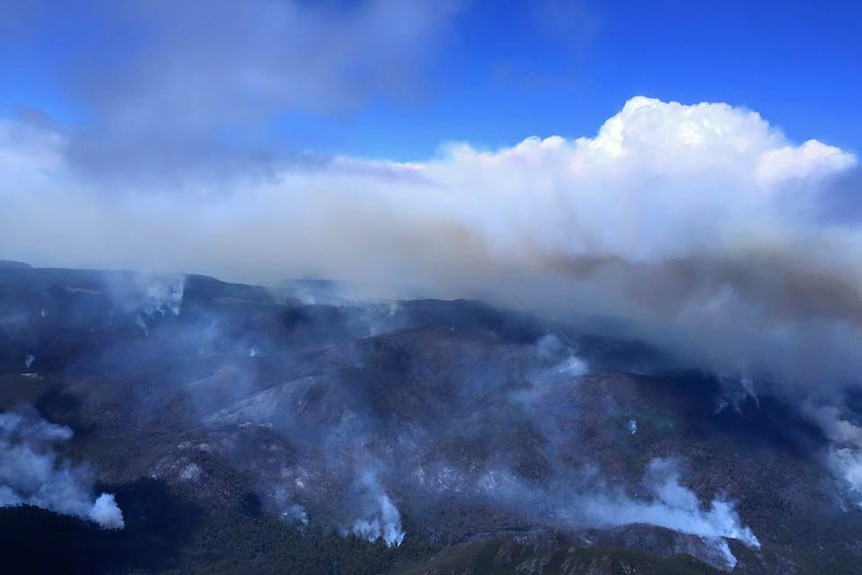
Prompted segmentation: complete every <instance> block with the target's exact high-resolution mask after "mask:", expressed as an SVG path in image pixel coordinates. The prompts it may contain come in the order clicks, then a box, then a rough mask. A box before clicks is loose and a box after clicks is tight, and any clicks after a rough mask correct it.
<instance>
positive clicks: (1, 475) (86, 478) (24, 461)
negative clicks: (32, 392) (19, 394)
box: [0, 409, 125, 529]
mask: <svg viewBox="0 0 862 575" xmlns="http://www.w3.org/2000/svg"><path fill="white" fill-rule="evenodd" d="M71 437H72V430H71V429H69V428H68V427H65V426H61V425H54V424H52V423H49V422H47V421H45V420H43V419H40V418H39V417H38V415H37V414H36V413H35V411H34V410H26V409H22V410H19V411H18V412H10V413H2V414H0V462H2V465H0V507H13V506H18V505H33V506H36V507H41V508H43V509H49V510H51V511H54V512H56V513H61V514H63V515H71V516H73V517H78V518H80V519H84V520H89V521H93V522H95V523H97V524H99V526H101V527H102V528H103V529H122V528H123V527H125V522H124V520H123V513H122V511H121V510H120V508H119V507H118V506H117V503H116V501H115V500H114V496H113V495H112V494H110V493H102V494H101V495H99V496H98V497H97V498H95V499H94V498H93V495H92V492H93V478H92V477H91V475H90V473H88V471H87V470H86V469H84V468H81V467H75V466H73V465H71V464H70V463H69V462H67V461H58V459H57V456H56V454H55V453H54V451H53V449H52V444H53V443H56V442H58V441H67V440H69V439H71Z"/></svg>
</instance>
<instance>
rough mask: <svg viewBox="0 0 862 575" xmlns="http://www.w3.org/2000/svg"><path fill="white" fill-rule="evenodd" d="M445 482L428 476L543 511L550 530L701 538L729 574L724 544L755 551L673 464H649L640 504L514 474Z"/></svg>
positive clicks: (726, 511) (604, 491)
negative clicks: (644, 530)
mask: <svg viewBox="0 0 862 575" xmlns="http://www.w3.org/2000/svg"><path fill="white" fill-rule="evenodd" d="M442 473H443V474H444V475H448V477H431V478H429V479H428V480H426V481H428V483H429V484H432V485H449V488H452V487H451V483H452V481H453V473H454V475H455V476H457V478H456V479H455V481H456V482H457V483H459V484H460V486H459V487H456V488H454V489H455V491H457V492H461V491H465V490H468V491H470V492H474V493H476V494H478V495H481V496H482V497H485V498H487V499H489V500H491V501H495V502H498V503H502V504H504V505H507V506H510V507H512V508H514V509H520V510H526V512H528V513H530V514H536V513H537V512H541V510H544V513H545V520H546V521H547V522H548V523H549V524H550V525H553V526H557V527H560V526H562V527H567V528H575V529H577V528H584V527H590V528H593V527H596V528H608V527H622V526H626V525H634V524H644V525H653V526H657V527H664V528H666V529H670V530H672V531H676V532H678V533H683V534H686V535H694V536H696V537H700V538H702V539H703V540H704V541H705V542H707V543H708V544H709V545H710V547H711V548H712V549H713V550H714V551H716V552H717V553H718V554H719V556H720V557H721V564H722V566H723V567H726V568H728V569H732V568H733V567H734V566H735V565H736V562H737V559H736V557H735V556H734V555H733V553H732V552H731V551H730V547H729V546H728V545H727V542H726V540H727V539H735V540H738V541H740V542H741V543H743V544H745V545H747V546H748V547H753V548H759V547H760V541H759V540H758V538H757V537H756V536H755V534H754V533H753V531H752V530H751V529H750V528H749V527H746V526H744V525H743V524H742V522H741V520H740V518H739V515H738V514H737V512H736V510H735V508H734V504H733V503H731V502H730V501H727V500H725V499H723V498H721V497H715V498H713V500H712V501H711V502H710V504H709V507H706V508H705V507H703V506H702V505H701V503H700V501H699V499H698V497H697V495H696V494H695V493H694V492H693V491H691V490H690V489H688V488H687V487H685V486H683V485H682V484H681V483H680V477H679V473H678V471H677V468H676V465H675V464H674V462H673V461H670V460H667V459H661V458H657V459H653V460H652V461H651V462H650V463H649V464H648V466H647V469H646V472H645V474H644V479H643V485H644V487H645V488H646V489H647V491H648V492H649V493H650V495H651V496H652V498H650V499H639V498H635V497H632V496H630V495H628V494H626V493H624V492H623V491H621V490H615V489H612V488H609V487H594V488H586V489H577V488H574V487H572V486H569V485H558V486H556V487H555V488H553V489H542V488H539V487H535V486H529V485H526V484H524V483H523V482H522V481H521V480H519V479H518V478H517V477H516V476H515V475H513V474H511V473H505V472H500V471H490V472H486V473H484V474H482V476H481V477H479V478H478V479H476V480H475V481H473V482H472V484H470V483H469V482H467V483H465V476H464V475H463V474H459V473H458V472H455V471H453V470H452V469H451V468H444V469H443V471H442Z"/></svg>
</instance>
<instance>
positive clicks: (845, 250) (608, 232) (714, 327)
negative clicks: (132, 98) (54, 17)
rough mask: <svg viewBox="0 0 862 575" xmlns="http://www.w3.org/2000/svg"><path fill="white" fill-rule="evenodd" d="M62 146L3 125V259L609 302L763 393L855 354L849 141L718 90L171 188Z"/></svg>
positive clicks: (581, 305) (633, 326)
mask: <svg viewBox="0 0 862 575" xmlns="http://www.w3.org/2000/svg"><path fill="white" fill-rule="evenodd" d="M70 153H71V152H70V139H69V137H67V136H66V135H64V134H63V133H61V132H59V131H57V130H54V129H51V128H50V127H45V126H42V125H37V124H35V123H33V122H27V121H21V122H8V121H7V122H3V123H2V124H0V168H2V170H0V174H2V175H0V178H2V182H0V201H2V203H3V204H4V207H5V209H4V210H2V212H0V230H2V231H0V246H2V253H0V256H2V257H7V258H12V259H19V260H27V261H30V262H32V263H34V264H37V265H45V264H49V265H69V266H78V265H86V266H101V267H104V266H109V267H112V266H121V267H134V268H138V269H148V270H156V271H170V272H189V271H194V272H202V273H209V274H213V275H216V276H219V277H222V278H226V279H234V280H243V281H251V282H278V281H279V280H281V279H283V278H285V277H303V276H311V277H328V278H333V279H336V280H343V281H345V282H348V283H349V284H350V285H352V286H353V288H354V291H355V295H357V296H358V297H363V296H374V297H406V296H432V297H442V298H452V297H475V298H479V299H486V300H490V301H494V302H497V303H502V304H505V305H511V306H516V307H523V308H528V309H541V310H544V311H546V312H550V313H554V314H557V315H560V314H563V315H565V314H567V313H570V312H589V313H592V314H597V315H606V316H613V317H620V318H625V319H626V320H627V321H628V328H627V329H629V330H630V331H631V332H632V333H633V334H635V335H638V336H642V337H645V338H646V339H648V340H650V341H653V342H656V343H659V344H661V345H663V346H665V347H668V348H670V349H672V350H674V351H675V352H676V353H677V354H678V355H679V356H680V357H681V358H682V359H683V361H684V362H685V363H687V364H689V365H693V366H698V367H705V368H707V369H710V370H713V371H715V372H722V373H729V374H737V376H738V377H739V378H743V377H746V378H750V379H752V381H753V382H754V386H755V389H757V390H759V391H770V385H771V382H774V381H781V382H782V384H781V389H780V390H779V391H782V392H789V393H801V394H803V395H807V394H822V395H826V396H828V395H831V394H832V393H833V392H834V390H835V389H837V388H839V387H841V386H846V385H856V384H857V383H858V375H857V374H858V373H860V369H862V354H859V353H858V350H859V344H860V331H859V320H860V306H859V303H858V301H859V293H860V286H862V277H860V274H859V271H858V270H859V267H858V265H857V262H858V257H859V253H860V233H859V229H858V228H857V227H856V226H855V224H853V223H852V221H848V220H847V218H843V219H841V220H840V221H839V220H833V219H830V218H828V217H825V216H824V214H827V213H829V211H830V209H835V208H836V206H837V205H839V204H840V202H839V201H838V200H836V193H837V192H836V191H835V190H836V189H838V188H836V186H839V187H841V186H844V188H841V191H840V194H839V196H840V197H841V198H845V199H844V200H841V201H846V198H848V197H850V196H851V195H852V194H851V193H850V192H849V191H848V190H847V189H845V188H846V187H847V185H848V184H847V182H848V181H849V182H854V181H855V180H856V178H854V176H853V174H854V173H855V171H858V164H857V160H856V158H855V156H854V155H853V154H851V153H849V152H846V151H843V150H840V149H837V148H834V147H830V146H827V145H825V144H822V143H820V142H818V141H816V140H811V141H808V142H805V143H804V144H801V145H797V144H794V143H793V142H790V141H788V140H787V139H786V138H785V137H784V136H783V135H782V133H781V132H780V131H779V130H777V129H776V128H774V127H772V126H770V125H769V124H768V123H767V122H766V121H764V120H763V119H761V118H760V117H759V116H758V115H757V114H756V113H753V112H749V111H745V110H741V109H737V108H733V107H730V106H727V105H724V104H699V105H694V106H686V105H681V104H677V103H664V102H661V101H658V100H653V99H648V98H642V97H637V98H633V99H632V100H630V101H629V102H628V103H627V104H626V106H625V107H624V109H623V110H622V111H621V112H620V113H619V114H617V115H615V116H614V117H612V118H610V119H609V120H608V121H607V122H606V123H605V124H604V125H603V126H602V127H601V128H600V130H599V132H598V134H597V135H595V136H593V137H589V138H586V137H585V138H579V139H575V140H565V139H563V138H559V137H551V138H547V139H545V140H540V139H527V140H525V141H524V142H522V143H521V144H519V145H517V146H515V147H513V148H508V149H502V150H499V151H493V152H490V151H481V150H477V149H474V148H472V147H470V146H469V145H466V144H459V145H452V146H450V147H449V148H448V149H447V150H446V151H445V153H444V154H443V155H442V156H441V157H439V158H437V159H434V160H430V161H427V162H423V163H415V164H398V163H391V162H379V161H370V160H361V159H351V158H336V159H333V160H331V161H328V162H324V163H322V164H320V165H316V166H305V167H303V166H295V165H294V166H290V165H285V166H282V167H280V168H277V169H276V171H275V172H274V177H273V178H271V179H268V180H265V181H263V180H260V179H258V178H256V177H254V176H249V177H247V178H241V179H232V180H228V181H226V182H224V183H222V184H213V183H212V182H210V181H208V180H205V179H204V180H200V181H199V182H197V183H195V184H194V185H191V186H187V187H186V188H184V189H183V190H182V191H169V190H167V189H164V188H160V187H159V186H157V185H153V186H151V187H148V188H145V189H141V188H139V187H137V186H135V185H131V184H132V182H131V181H130V187H129V188H128V189H123V188H121V189H120V190H119V191H118V192H117V193H115V194H107V195H106V194H105V193H103V191H101V190H99V189H98V186H94V182H93V180H91V179H87V178H85V177H82V176H80V175H78V173H77V172H76V169H75V168H74V162H73V161H72V160H71V159H70V156H69V154H70ZM836 202H838V203H836ZM842 212H844V213H845V214H849V212H850V210H849V209H844V210H842Z"/></svg>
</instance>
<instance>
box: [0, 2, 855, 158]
mask: <svg viewBox="0 0 862 575" xmlns="http://www.w3.org/2000/svg"><path fill="white" fill-rule="evenodd" d="M124 4H128V6H130V7H131V8H129V9H118V8H108V7H106V6H110V4H109V3H104V2H102V3H100V2H95V1H72V0H70V1H68V2H64V3H53V4H52V3H47V2H46V3H40V2H16V1H14V0H4V1H3V2H0V8H3V9H4V12H5V13H6V14H7V18H5V20H6V22H5V24H0V34H2V40H0V113H2V114H4V115H6V116H9V115H12V114H13V113H15V111H16V110H18V109H21V108H35V109H38V110H41V111H43V112H44V113H46V114H48V115H49V116H51V117H52V118H54V119H55V120H56V121H57V122H58V123H60V124H61V125H70V126H74V127H75V128H81V127H84V128H87V127H88V125H89V124H94V123H99V122H101V123H102V124H107V123H111V122H113V121H116V120H115V118H116V116H112V115H110V114H106V113H105V111H104V110H105V109H107V108H111V106H115V104H116V102H115V101H114V102H112V101H111V100H110V98H106V97H104V93H110V92H111V91H113V90H115V89H116V88H117V87H116V86H115V85H114V84H112V82H114V83H123V82H132V83H134V82H135V81H138V80H137V79H136V77H135V76H136V74H138V72H139V70H138V67H140V68H141V69H146V67H147V66H150V67H152V66H153V65H154V64H153V62H156V65H157V66H163V67H164V66H169V65H170V51H168V50H165V51H162V48H163V45H162V44H163V42H167V43H168V44H169V47H171V49H176V46H171V45H170V40H164V38H165V37H169V36H170V34H163V35H161V36H160V35H159V31H160V30H164V29H165V26H166V24H165V22H156V21H157V20H159V19H161V20H164V21H167V20H170V19H174V18H175V19H176V20H177V21H178V22H180V24H179V25H178V26H177V28H176V30H180V31H182V30H183V29H184V28H183V27H184V26H186V24H182V22H183V21H184V20H183V19H185V21H186V22H187V25H188V26H190V27H194V26H195V20H194V18H193V16H196V17H198V18H199V17H200V15H199V14H194V10H187V11H186V12H187V13H186V14H183V11H182V10H178V11H176V12H177V13H176V14H175V13H173V11H171V10H161V11H158V10H156V11H155V13H153V12H154V11H152V10H149V8H147V7H146V6H147V5H148V4H151V5H152V4H155V3H152V2H149V3H148V2H128V3H124ZM185 4H186V5H194V4H196V3H185ZM217 4H220V3H213V4H212V5H213V6H215V5H217ZM260 4H265V3H264V2H261V3H260ZM283 4H287V5H290V4H292V3H290V2H288V3H283ZM310 4H313V3H306V2H300V3H297V5H298V6H300V10H302V7H303V6H307V5H310ZM318 4H319V5H325V7H326V8H325V9H326V10H327V13H328V14H329V16H328V18H330V20H325V21H324V22H323V23H322V24H316V25H320V26H326V25H327V22H334V23H335V24H334V25H338V23H339V22H341V21H342V20H341V15H340V13H343V14H350V13H351V12H352V11H353V12H355V11H357V10H359V9H360V8H357V5H359V6H360V7H361V5H362V4H363V2H329V3H318ZM364 4H368V3H367V2H366V3H364ZM378 4H381V2H378ZM382 4H386V3H385V2H384V3H382ZM389 4H392V5H396V4H398V3H395V2H390V3H389ZM401 4H402V5H408V4H410V5H411V6H414V7H415V10H413V11H412V12H406V13H405V16H404V21H403V22H399V20H398V16H399V15H398V14H396V15H395V17H394V18H393V19H392V20H388V21H385V22H384V23H383V24H382V25H384V26H387V27H396V28H397V27H398V26H403V27H404V30H405V32H404V34H403V36H404V37H403V38H402V37H396V38H394V39H392V40H391V42H392V43H391V44H387V45H386V46H384V47H383V48H381V50H384V51H385V50H386V49H389V50H392V51H396V52H397V51H399V50H402V49H403V50H404V51H405V52H406V53H407V55H406V56H405V57H404V59H403V61H400V62H394V63H393V62H390V61H389V56H385V55H382V56H380V57H374V58H371V59H369V61H368V62H362V63H360V66H366V67H368V68H371V67H375V66H379V67H380V68H381V69H380V73H379V75H376V76H375V75H374V74H372V76H374V77H373V78H371V81H370V82H369V84H368V85H367V86H366V85H362V86H358V87H357V86H356V85H350V84H348V85H347V86H340V85H338V84H337V83H336V84H332V85H331V86H327V87H334V88H335V89H336V90H340V89H345V90H346V91H357V92H361V93H360V94H358V95H357V96H356V98H355V99H352V100H349V101H347V103H346V104H345V103H338V102H336V103H335V104H333V105H331V106H324V107H322V108H319V109H316V107H315V106H314V104H313V101H312V103H309V102H308V101H306V100H302V99H300V100H296V99H292V98H290V97H288V98H284V99H282V100H280V99H279V95H278V94H275V95H274V96H273V98H271V99H269V100H268V101H267V102H266V112H265V113H262V114H259V115H252V116H250V117H248V118H246V117H244V115H243V114H242V113H239V114H237V115H236V121H235V122H233V123H229V124H219V125H214V126H211V127H207V129H206V130H205V133H204V132H199V131H196V133H195V139H197V138H208V139H212V140H218V141H234V140H236V141H239V142H244V143H249V144H250V145H253V146H254V147H255V148H256V149H262V150H266V151H267V152H269V153H274V154H276V155H278V154H279V153H282V152H295V151H303V152H307V151H309V150H311V151H314V152H319V153H321V154H324V155H328V154H347V155H357V156H362V157H379V158H387V159H398V160H418V159H424V158H427V157H431V156H433V155H434V154H435V153H437V151H438V148H439V146H440V145H441V144H442V143H445V142H449V141H468V142H471V143H472V144H473V145H475V146H478V147H488V148H497V147H500V146H504V145H513V144H515V143H517V142H519V141H520V140H522V139H523V138H525V137H527V136H531V135H539V136H548V135H552V134H560V135H563V136H567V137H568V136H582V135H592V134H594V133H595V131H596V130H597V129H598V127H599V126H600V125H601V123H602V122H603V121H604V120H605V119H607V118H608V117H610V116H612V115H613V114H614V113H615V112H617V111H618V110H619V109H620V108H621V107H622V105H623V104H624V103H625V101H626V100H627V99H629V98H630V97H632V96H635V95H641V94H642V95H647V96H652V97H657V98H660V99H662V100H665V101H670V100H676V101H681V102H683V103H696V102H700V101H710V102H727V103H730V104H732V105H735V106H742V107H746V108H749V109H752V110H755V111H757V112H759V113H760V114H761V115H762V116H763V117H764V118H765V119H767V120H768V121H770V122H771V123H773V124H775V125H778V126H780V127H781V128H782V129H783V130H784V131H785V133H786V134H787V135H788V136H789V137H790V138H791V139H792V140H794V141H804V140H806V139H808V138H817V139H820V140H822V141H824V142H826V143H829V144H832V145H836V146H839V147H842V148H845V149H849V150H853V151H857V152H858V151H859V150H860V149H862V135H860V134H862V130H860V129H859V126H862V115H860V108H862V97H860V94H862V57H860V54H862V35H860V34H858V25H859V22H862V4H860V3H858V2H852V1H848V0H832V1H830V2H826V3H822V2H811V1H807V2H803V1H796V2H793V1H791V2H776V1H760V2H743V1H741V0H724V1H715V0H706V1H701V2H688V1H682V0H658V1H650V2H645V1H638V0H633V1H631V0H630V1H621V0H610V1H606V2H598V1H593V2H589V1H581V0H574V1H570V2H566V1H562V0H543V1H537V2H526V1H524V2H496V1H492V0H473V1H472V2H459V1H452V2H448V3H447V2H440V3H437V4H435V3H433V2H402V3H401ZM201 5H203V3H201ZM444 5H446V7H445V8H438V6H444ZM142 6H143V7H142ZM148 10H149V11H148ZM215 11H218V9H216V10H215ZM228 16H229V14H228ZM410 18H417V19H424V20H429V19H431V18H434V19H435V20H434V25H433V27H430V28H428V29H423V30H420V32H418V33H416V34H415V39H413V38H411V35H414V34H413V30H412V27H413V26H415V25H416V24H415V22H414V21H413V20H410ZM260 25H261V26H264V27H265V26H266V22H265V19H264V18H263V17H262V18H261V22H260ZM295 25H296V26H300V27H304V26H306V23H305V22H304V21H302V19H301V18H300V19H298V20H297V21H296V23H295ZM334 25H333V26H334ZM347 26H350V23H349V22H348V24H347ZM154 30H155V32H154ZM224 33H225V35H226V41H225V42H223V43H227V44H231V43H232V42H238V43H240V44H243V45H245V44H246V43H247V41H248V39H247V38H246V39H242V38H237V36H242V35H243V34H245V35H248V36H250V37H253V36H254V35H255V25H254V23H252V25H251V26H249V27H246V28H242V29H239V30H230V29H228V30H226V31H225V32H224ZM348 33H349V32H348ZM290 34H291V29H290V26H284V28H283V29H281V30H279V31H277V34H275V35H274V37H275V38H282V37H284V38H289V37H290ZM327 41H328V40H327ZM373 42H374V38H373V37H372V38H366V39H364V40H361V41H359V43H358V44H357V47H356V49H358V50H362V49H364V48H367V47H369V46H370V45H371V44H373ZM411 42H415V43H421V44H422V45H419V46H414V45H411ZM185 48H195V49H197V50H200V51H201V52H202V53H201V54H198V55H197V56H196V57H198V58H200V59H202V60H206V59H207V58H208V56H207V54H206V50H207V48H208V44H207V41H206V40H204V41H203V42H202V43H200V45H198V46H195V45H194V42H193V41H192V42H190V43H189V44H188V45H187V46H184V47H183V49H185ZM256 49H257V48H255V47H254V46H252V47H250V48H249V47H248V46H246V50H245V52H244V56H243V57H244V58H248V59H254V58H256V57H257V56H260V57H261V58H266V57H267V56H266V54H267V51H268V50H270V46H269V45H263V46H261V47H260V48H259V49H260V54H256V52H255V50H256ZM313 49H314V45H313V43H310V44H308V45H303V46H302V50H301V51H298V52H286V53H285V54H284V56H285V57H287V58H290V57H295V58H300V59H302V58H304V57H305V55H304V54H303V52H302V51H308V50H313ZM370 49H373V46H371V48H370ZM147 54H164V55H163V56H159V57H160V58H162V60H158V59H149V56H147ZM350 55H351V54H350V53H348V54H347V56H350ZM219 57H220V56H219V55H213V56H212V61H213V62H217V61H218V58H219ZM270 70H274V71H276V72H279V68H278V67H275V68H270ZM324 72H325V71H324ZM216 73H217V72H216ZM303 73H304V71H303V70H302V69H301V68H293V67H291V66H287V69H286V70H285V71H284V73H283V78H284V81H286V82H303V81H304V78H303V76H302V74H303ZM337 73H338V74H343V73H345V72H344V71H343V70H338V71H337ZM291 74H294V75H295V77H291ZM387 76H388V77H387ZM143 81H150V82H153V83H157V82H165V83H168V82H170V81H175V79H173V78H165V77H159V76H158V75H155V76H153V77H152V78H150V79H149V80H146V78H145V79H144V80H143ZM226 81H229V78H228V79H226ZM205 89H206V87H205ZM154 97H164V94H159V93H156V94H155V96H154ZM168 97H169V96H168ZM133 104H134V102H133ZM217 105H218V106H223V107H224V108H225V109H228V110H229V112H228V114H235V113H237V111H238V109H239V111H241V109H242V106H243V103H242V102H241V101H240V102H237V103H236V104H235V103H234V102H230V103H229V105H228V104H226V103H224V102H221V103H217ZM256 105H258V103H257V102H254V101H252V102H250V103H249V106H250V107H251V106H256ZM172 112H173V113H176V114H178V115H182V110H181V108H176V109H174V110H173V111H172ZM218 113H222V110H220V111H218ZM166 123H167V124H170V123H171V120H170V119H167V120H166ZM119 137H122V136H119ZM177 137H178V138H180V139H182V138H183V137H184V136H183V135H178V136H177Z"/></svg>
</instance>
